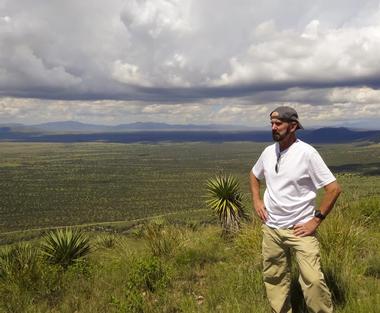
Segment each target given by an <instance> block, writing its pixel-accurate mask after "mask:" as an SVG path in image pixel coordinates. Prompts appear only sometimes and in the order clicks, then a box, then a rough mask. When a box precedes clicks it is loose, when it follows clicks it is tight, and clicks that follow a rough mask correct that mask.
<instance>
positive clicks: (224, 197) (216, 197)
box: [206, 175, 247, 235]
mask: <svg viewBox="0 0 380 313" xmlns="http://www.w3.org/2000/svg"><path fill="white" fill-rule="evenodd" d="M207 197H208V199H207V200H206V203H207V205H208V207H209V208H210V209H212V210H213V211H214V212H215V213H217V214H218V217H219V221H220V224H221V226H222V233H223V235H226V234H229V233H231V232H236V231H237V230H239V229H240V222H241V220H242V219H243V218H246V217H247V215H246V213H245V212H244V206H243V202H242V200H243V195H242V193H241V192H240V185H239V181H238V180H237V178H236V177H234V176H231V175H229V176H227V175H218V176H216V177H215V178H211V179H209V180H208V181H207Z"/></svg>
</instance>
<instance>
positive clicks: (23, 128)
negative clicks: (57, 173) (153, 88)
mask: <svg viewBox="0 0 380 313" xmlns="http://www.w3.org/2000/svg"><path fill="white" fill-rule="evenodd" d="M0 128H10V130H12V131H14V132H32V131H34V132H58V133H62V132H75V133H78V132H80V133H104V132H125V131H145V130H147V131H154V130H160V131H166V130H170V131H174V130H191V131H192V130H205V131H207V130H252V128H250V127H246V126H239V125H220V124H209V125H195V124H185V125H181V124H174V125H173V124H166V123H152V122H148V123H142V122H137V123H130V124H120V125H115V126H107V125H96V124H85V123H81V122H75V121H64V122H50V123H43V124H35V125H23V124H3V125H1V124H0Z"/></svg>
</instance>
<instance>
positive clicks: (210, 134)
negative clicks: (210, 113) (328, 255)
mask: <svg viewBox="0 0 380 313" xmlns="http://www.w3.org/2000/svg"><path fill="white" fill-rule="evenodd" d="M297 136H298V137H299V138H300V139H302V140H305V141H306V142H310V143H352V142H357V143H360V142H380V130H355V129H348V128H344V127H338V128H331V127H330V128H319V129H310V130H300V131H298V133H297ZM0 141H18V142H21V141H22V142H93V141H103V142H121V143H130V142H162V141H169V142H184V141H185V142H186V141H208V142H223V141H256V142H270V141H272V136H271V132H270V130H269V129H268V130H260V129H250V128H248V127H241V126H235V125H216V124H212V125H192V124H189V125H170V124H165V123H132V124H122V125H117V126H104V125H93V124H84V123H79V122H73V121H68V122H53V123H45V124H38V125H23V124H3V125H0Z"/></svg>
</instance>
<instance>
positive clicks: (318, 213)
mask: <svg viewBox="0 0 380 313" xmlns="http://www.w3.org/2000/svg"><path fill="white" fill-rule="evenodd" d="M314 216H315V217H317V218H319V219H321V220H324V219H325V218H326V216H325V215H323V214H322V213H321V211H319V210H315V211H314Z"/></svg>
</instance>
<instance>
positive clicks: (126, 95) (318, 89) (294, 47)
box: [0, 0, 380, 125]
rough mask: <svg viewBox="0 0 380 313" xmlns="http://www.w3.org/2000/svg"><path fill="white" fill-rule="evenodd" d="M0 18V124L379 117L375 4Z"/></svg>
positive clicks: (162, 0) (121, 8)
mask: <svg viewBox="0 0 380 313" xmlns="http://www.w3.org/2000/svg"><path fill="white" fill-rule="evenodd" d="M0 12H1V15H0V51H1V53H0V97H1V96H2V97H4V98H3V99H2V100H1V103H2V106H1V107H0V120H1V121H5V120H7V119H9V118H10V117H12V119H13V120H15V121H16V120H18V121H21V120H22V121H26V120H28V119H29V120H30V121H31V122H32V121H38V120H41V121H42V120H46V119H55V120H57V119H62V118H68V119H78V118H79V119H81V120H83V121H88V122H98V121H99V122H101V121H102V120H103V121H107V123H119V122H122V121H123V120H124V119H125V120H127V121H137V120H157V121H158V120H159V121H168V122H169V121H170V122H183V123H185V122H188V121H190V122H200V123H213V122H215V123H217V122H231V123H238V124H239V123H241V124H251V123H254V124H257V123H260V120H259V119H258V118H257V116H260V119H261V123H262V124H263V125H266V123H267V121H266V115H265V114H266V113H267V111H268V110H269V109H270V108H272V107H274V106H276V105H279V104H290V105H293V106H296V107H297V108H299V109H302V110H305V112H307V114H308V115H310V117H311V123H319V122H321V121H326V122H329V121H330V122H332V123H333V122H335V121H336V120H337V119H338V118H341V117H348V116H349V115H348V113H347V112H348V111H347V109H345V106H348V105H351V106H352V107H351V109H353V108H357V110H355V112H359V113H358V117H356V116H355V117H354V118H362V117H367V116H369V115H370V114H369V113H368V112H371V111H372V112H374V111H376V112H377V111H380V110H375V108H376V107H377V106H378V105H379V103H378V100H377V99H376V98H378V96H379V94H378V89H379V86H380V77H379V73H380V58H379V57H378V51H379V50H380V6H379V2H378V1H377V0H363V1H360V2H358V1H355V0H335V1H327V0H322V1H317V2H313V3H310V2H307V1H302V0H296V1H292V2H286V1H279V0H267V1H251V0H238V1H237V2H231V1H230V0H209V1H201V0H181V1H180V0H154V1H153V0H110V1H108V2H107V4H105V3H104V2H103V1H99V0H83V1H74V0H67V1H44V0H35V1H29V0H20V1H5V0H0ZM12 97H14V98H12ZM17 97H25V98H36V100H35V101H32V100H30V99H25V100H22V99H16V98H17ZM11 99H13V100H11ZM43 99H59V100H57V101H53V100H51V101H50V100H43ZM83 99H89V100H88V101H84V100H83ZM107 99H109V100H107ZM65 100H76V101H65ZM96 100H99V101H100V102H97V101H96ZM325 106H329V108H330V109H331V112H332V113H331V115H330V116H328V114H325V111H326V109H325ZM32 108H33V109H32ZM261 108H265V112H264V113H265V114H264V113H260V112H261V111H260V110H261ZM245 112H248V113H247V114H244V113H245ZM255 112H256V114H255ZM319 112H320V114H319ZM264 115H265V117H264ZM54 117H56V118H54ZM165 119H166V120H165Z"/></svg>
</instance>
